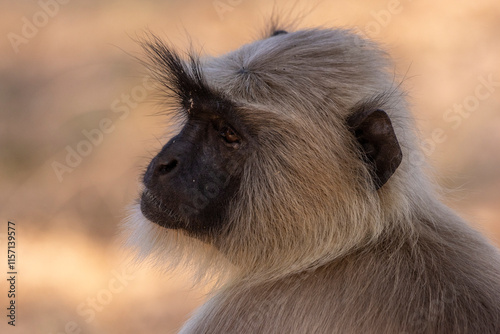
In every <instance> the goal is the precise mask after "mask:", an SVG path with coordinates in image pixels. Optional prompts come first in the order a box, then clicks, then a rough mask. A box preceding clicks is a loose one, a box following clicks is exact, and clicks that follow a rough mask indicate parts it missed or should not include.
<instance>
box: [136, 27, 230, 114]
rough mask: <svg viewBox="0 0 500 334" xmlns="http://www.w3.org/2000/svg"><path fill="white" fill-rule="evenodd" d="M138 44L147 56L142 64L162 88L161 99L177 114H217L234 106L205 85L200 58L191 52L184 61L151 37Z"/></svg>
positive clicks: (172, 50)
mask: <svg viewBox="0 0 500 334" xmlns="http://www.w3.org/2000/svg"><path fill="white" fill-rule="evenodd" d="M140 44H141V46H142V48H143V50H144V52H145V55H146V57H147V61H145V62H143V63H144V64H145V65H146V67H147V68H148V69H149V70H150V71H151V73H152V75H153V76H154V78H155V79H156V81H157V82H158V84H159V86H160V87H162V93H163V95H164V97H165V98H167V99H170V100H171V101H173V104H174V105H175V106H180V107H181V108H175V109H176V110H177V111H181V112H182V113H184V114H187V115H190V114H193V113H194V114H195V113H196V112H200V111H201V112H209V111H210V112H214V113H217V114H221V113H223V111H224V110H228V109H232V107H234V103H233V102H232V101H231V100H229V99H228V98H227V97H225V96H224V94H223V93H221V92H218V91H216V90H214V89H212V88H211V87H210V86H209V85H208V84H207V82H206V81H205V78H204V76H203V70H202V66H201V62H200V58H199V56H198V55H196V54H194V52H189V53H188V54H187V56H188V59H187V60H183V59H182V58H181V56H180V55H179V53H178V52H177V51H175V50H174V49H173V48H172V47H170V46H169V45H167V44H166V43H165V42H164V41H162V40H161V39H160V38H159V37H157V36H155V35H154V34H148V35H147V38H145V39H143V40H141V42H140ZM184 116H185V115H184Z"/></svg>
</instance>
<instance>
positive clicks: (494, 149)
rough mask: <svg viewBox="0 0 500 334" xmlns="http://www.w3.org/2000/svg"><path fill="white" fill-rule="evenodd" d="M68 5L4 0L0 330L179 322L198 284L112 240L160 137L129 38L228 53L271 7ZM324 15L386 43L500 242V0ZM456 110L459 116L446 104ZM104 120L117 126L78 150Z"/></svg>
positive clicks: (472, 208)
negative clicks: (12, 312)
mask: <svg viewBox="0 0 500 334" xmlns="http://www.w3.org/2000/svg"><path fill="white" fill-rule="evenodd" d="M60 2H61V3H62V2H63V1H62V0H60ZM65 2H66V3H65V4H59V5H57V6H54V3H56V4H57V3H58V2H55V0H42V1H39V2H38V1H0V5H1V17H2V19H1V20H0V36H1V38H0V240H1V249H0V263H1V264H0V267H1V268H2V274H1V275H0V278H1V280H0V281H1V286H0V310H2V311H1V312H0V316H1V317H0V319H2V320H1V321H0V332H1V333H47V334H49V333H78V329H75V328H81V333H173V332H175V330H176V329H177V328H178V327H179V326H180V325H181V324H182V322H183V321H184V320H185V319H186V318H187V316H188V313H189V312H190V311H192V310H193V309H194V308H195V307H196V306H197V305H199V304H200V303H201V302H202V301H203V298H204V294H203V291H202V289H200V288H197V289H191V288H190V282H189V280H188V279H187V275H183V274H176V275H175V276H173V277H172V276H169V277H165V276H163V275H160V274H157V273H155V272H154V271H152V270H150V269H147V268H139V269H134V268H131V267H127V266H126V265H125V264H124V263H123V262H124V259H125V256H124V254H123V251H122V250H121V249H120V245H119V243H118V242H116V241H115V239H116V238H115V236H116V234H117V230H118V226H119V223H120V220H122V218H123V217H124V216H126V209H125V208H126V206H127V205H128V204H129V203H131V202H132V201H133V200H134V198H135V196H136V195H137V180H138V178H139V174H140V172H141V171H142V168H143V167H144V166H145V164H146V163H147V161H148V159H149V158H150V157H152V156H153V153H154V152H155V150H156V149H158V148H159V147H160V146H161V143H162V142H164V141H165V138H164V137H163V135H164V128H165V121H164V120H163V119H162V118H161V117H157V116H150V115H152V114H154V113H156V112H157V111H158V109H157V108H155V107H154V105H153V104H150V103H147V102H145V101H147V100H149V99H151V98H152V95H151V94H150V93H151V92H150V91H148V90H145V89H141V86H142V85H143V82H142V80H143V77H144V75H145V73H144V70H143V69H142V68H141V67H140V66H138V65H137V63H136V61H134V59H133V57H131V56H130V54H129V53H131V54H137V53H138V52H139V48H138V47H137V45H136V44H135V43H134V42H133V38H134V36H136V35H137V34H141V33H142V32H143V31H144V30H145V29H149V30H151V31H153V32H155V33H158V34H160V35H162V36H164V37H166V38H168V39H169V40H170V41H171V42H172V43H174V44H176V45H178V46H179V47H180V48H186V47H188V45H189V41H188V38H187V34H189V35H191V36H192V37H193V40H194V44H195V45H199V46H200V47H202V48H203V52H205V53H210V54H221V53H224V52H227V51H229V50H231V49H233V48H236V47H238V46H239V45H241V44H242V43H245V42H249V41H251V40H252V38H254V37H256V36H258V32H259V29H260V28H261V27H263V23H264V21H265V20H264V19H265V17H269V16H270V13H271V11H272V7H273V4H272V3H270V2H269V1H264V0H261V1H250V0H241V1H226V0H222V1H211V0H210V1H173V0H172V1H152V0H149V1H141V2H139V1H117V0H116V1H111V0H109V1H90V2H89V1H76V0H73V1H67V0H66V1H65ZM48 4H51V5H48ZM276 7H277V8H284V9H288V8H289V4H288V5H287V4H286V2H285V1H277V2H276ZM301 8H305V9H310V8H311V6H310V4H308V3H306V2H305V1H304V2H303V3H301V2H300V1H299V2H298V6H297V8H296V12H301ZM223 10H225V11H224V12H222V11H223ZM44 13H45V14H44ZM47 13H48V14H47ZM49 14H50V15H49ZM31 24H34V26H31V27H30V25H31ZM317 25H324V26H349V27H356V28H357V30H358V31H360V32H363V33H365V34H366V35H368V36H369V37H372V38H374V39H376V40H377V41H379V42H381V43H383V44H384V46H385V47H386V48H387V50H388V51H389V53H390V54H391V56H392V57H393V58H394V60H395V62H396V72H395V73H396V74H397V75H398V76H403V75H404V74H406V80H405V82H404V86H405V87H406V88H407V89H409V90H410V100H411V103H412V110H413V112H414V115H415V117H416V119H417V121H418V125H419V131H420V133H421V136H422V139H424V143H425V152H426V153H427V158H428V159H429V160H430V162H431V164H432V166H433V167H434V174H435V180H436V182H437V183H438V184H440V185H441V186H442V187H443V188H444V198H445V201H446V202H447V203H448V204H449V205H450V206H452V207H453V208H455V209H456V210H458V211H459V212H460V214H461V215H463V216H464V217H466V218H467V219H468V220H470V221H471V223H472V224H473V225H475V226H476V227H478V228H480V229H481V230H482V231H483V232H484V233H485V234H486V235H487V236H488V237H489V238H490V239H491V240H492V241H493V242H494V243H496V244H497V245H500V167H499V166H500V66H499V65H500V2H498V1H497V0H479V1H451V0H442V1H430V0H418V1H410V0H399V1H397V0H392V1H386V0H383V1H373V0H372V1H368V0H365V1H340V0H339V1H331V0H330V1H329V0H325V1H323V2H321V3H319V5H318V6H317V7H316V9H313V10H312V11H311V13H310V14H309V15H308V16H306V17H305V18H304V19H303V23H302V24H300V26H302V27H308V26H317ZM23 34H24V35H23ZM15 35H17V37H15ZM13 41H14V42H13ZM488 80H489V81H493V84H488V85H485V84H484V82H485V81H488ZM478 87H479V88H478ZM144 91H145V92H146V93H147V94H146V95H147V96H144V94H142V95H141V92H144ZM125 95H129V96H131V100H130V101H129V102H128V103H129V107H128V109H129V113H128V114H125V111H124V110H125V109H123V107H124V106H126V105H127V104H126V103H125V102H124V100H123V98H124V96H125ZM454 105H464V109H463V110H465V111H463V113H462V114H459V113H456V112H453V111H452V112H449V111H448V110H449V109H450V108H451V109H453V108H454ZM113 107H115V110H116V108H118V107H121V108H122V109H119V110H122V111H119V112H113ZM457 108H458V107H457ZM455 110H458V109H455ZM446 115H447V116H446ZM446 117H448V118H447V119H446ZM106 118H107V119H109V122H108V124H106V126H105V128H106V129H107V130H108V131H107V133H105V134H104V135H103V137H102V138H99V136H97V137H94V141H95V144H93V145H92V146H91V147H84V146H82V145H83V144H81V142H82V140H85V139H86V138H85V135H84V132H85V131H92V130H93V129H98V128H99V126H100V122H101V121H102V120H103V119H106ZM436 131H437V132H436ZM94 133H95V132H94ZM436 133H438V135H437V137H436ZM433 134H434V136H435V139H434V140H432V138H433ZM436 138H438V139H437V140H436ZM78 145H80V146H78ZM78 147H79V148H80V149H81V150H83V151H84V152H87V153H86V154H87V155H86V156H83V157H82V158H81V161H79V160H78V159H76V158H73V159H74V160H72V164H73V165H74V168H73V167H71V168H70V169H71V172H69V170H66V171H65V172H62V175H61V177H62V181H60V180H59V179H58V177H57V173H56V172H55V171H54V168H53V164H54V162H59V163H61V164H65V159H66V156H67V155H68V149H69V150H71V149H77V148H78ZM75 159H76V160H75ZM8 219H10V220H13V221H14V222H15V223H16V228H17V232H18V234H17V250H18V254H17V263H18V267H17V270H18V272H19V274H18V281H17V298H16V303H17V304H16V305H17V326H16V327H15V329H14V328H12V327H10V326H7V324H6V307H7V297H6V295H7V285H6V280H5V278H4V276H5V275H6V271H7V269H6V262H7V260H6V256H7V255H6V246H5V242H6V232H7V220H8ZM77 326H78V327H77Z"/></svg>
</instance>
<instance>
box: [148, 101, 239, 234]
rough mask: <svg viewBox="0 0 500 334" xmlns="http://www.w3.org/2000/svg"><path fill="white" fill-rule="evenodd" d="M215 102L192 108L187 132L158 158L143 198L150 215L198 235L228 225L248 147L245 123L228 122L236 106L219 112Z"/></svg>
mask: <svg viewBox="0 0 500 334" xmlns="http://www.w3.org/2000/svg"><path fill="white" fill-rule="evenodd" d="M211 105H212V103H204V104H203V106H202V107H201V108H198V110H191V111H190V114H189V117H188V120H187V123H186V125H185V126H184V128H183V129H182V131H181V132H180V133H179V134H178V135H177V136H175V137H174V138H172V139H171V140H170V141H169V142H168V143H167V144H166V145H165V146H164V147H163V149H162V150H161V151H160V153H158V155H157V156H156V157H155V158H153V160H152V161H151V163H150V164H149V166H148V168H147V170H146V172H145V174H144V179H143V182H144V185H145V188H146V189H145V191H144V193H143V194H142V197H141V211H142V213H143V214H144V216H145V217H146V218H147V219H149V220H150V221H152V222H154V223H157V224H158V225H160V226H163V227H166V228H171V229H179V228H180V229H184V230H186V231H187V232H189V233H190V234H193V235H197V236H200V235H207V234H208V235H209V234H211V233H214V232H217V231H219V230H220V229H221V228H222V227H223V226H224V224H225V220H226V219H225V217H226V213H227V210H228V208H229V203H230V201H231V199H232V198H233V197H234V196H235V195H236V193H237V190H238V188H239V183H240V179H241V171H242V166H243V162H244V160H245V154H244V151H245V150H246V148H247V146H248V140H247V137H246V136H245V135H243V133H244V132H243V129H242V128H241V126H238V127H237V126H236V125H233V124H234V123H237V122H236V121H235V120H233V122H232V123H233V124H229V122H228V121H226V119H225V117H224V116H223V114H224V113H229V112H230V111H231V110H218V111H217V112H215V110H211V107H212V106H211ZM216 105H217V104H216ZM214 107H215V106H214ZM219 107H220V104H219ZM227 107H228V106H227V105H226V106H225V108H226V109H227ZM193 108H197V107H196V105H195V106H193ZM231 108H232V107H229V109H231Z"/></svg>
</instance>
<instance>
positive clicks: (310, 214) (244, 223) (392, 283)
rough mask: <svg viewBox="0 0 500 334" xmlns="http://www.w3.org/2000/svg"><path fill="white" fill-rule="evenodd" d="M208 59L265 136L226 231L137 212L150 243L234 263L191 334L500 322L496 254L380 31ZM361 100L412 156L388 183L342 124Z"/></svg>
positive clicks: (306, 33) (150, 249) (477, 326)
mask: <svg viewBox="0 0 500 334" xmlns="http://www.w3.org/2000/svg"><path fill="white" fill-rule="evenodd" d="M153 65H155V66H156V67H154V71H155V72H156V73H157V76H159V78H160V79H162V78H163V76H164V75H162V74H161V72H162V64H161V63H160V62H158V61H156V63H155V64H153ZM200 67H201V69H202V75H203V77H204V78H203V80H205V82H206V84H207V85H208V86H209V87H211V88H212V89H214V90H215V91H217V92H220V93H221V94H224V96H225V97H227V98H230V99H231V100H232V101H233V102H234V103H235V104H237V105H238V106H239V108H240V110H244V111H245V112H244V113H243V116H242V118H243V121H244V122H245V123H247V124H251V125H252V128H254V129H255V137H256V139H257V141H258V143H259V147H257V148H256V149H255V150H254V151H253V153H252V155H251V156H250V157H249V158H248V160H247V161H246V164H245V166H244V176H243V179H242V184H241V187H240V190H239V193H238V197H237V200H235V201H233V202H231V204H230V212H231V216H230V218H229V221H230V223H229V224H230V226H231V227H232V228H231V229H230V230H229V229H228V230H227V231H226V232H225V233H222V234H221V236H220V237H214V238H213V239H212V240H208V241H207V240H204V242H201V241H199V240H196V239H194V238H192V237H190V236H188V235H186V234H185V233H183V232H182V231H178V230H175V231H174V230H167V229H164V228H161V227H159V226H157V225H155V224H152V223H149V222H147V221H146V220H145V219H144V218H143V217H142V216H141V215H140V213H137V214H136V215H135V218H134V219H131V220H130V221H129V223H128V225H129V226H130V229H131V230H132V232H131V233H130V234H131V235H132V238H133V239H135V241H133V242H137V243H138V244H139V246H140V247H142V248H143V252H144V254H146V255H147V254H149V253H153V254H154V255H155V256H157V257H159V258H160V261H164V260H165V259H166V260H169V261H172V259H173V260H174V261H175V263H174V265H176V264H178V263H188V264H192V263H197V264H198V265H199V267H200V270H199V272H200V273H201V274H200V276H204V275H205V274H206V273H207V272H209V271H210V270H214V268H215V270H216V271H219V269H220V271H224V272H226V273H228V274H229V275H228V276H225V282H224V284H223V285H222V286H220V287H219V288H218V289H217V290H216V292H215V294H214V295H213V296H212V297H211V299H210V300H209V301H208V302H207V303H206V304H205V305H204V306H202V307H201V308H200V309H199V310H198V311H197V312H196V314H195V315H194V316H193V317H192V318H191V319H190V320H189V321H188V322H187V323H186V325H185V326H184V327H183V329H182V330H181V333H183V334H187V333H197V334H199V333H210V334H212V333H213V334H220V333H297V334H298V333H300V334H303V333H328V334H330V333H484V334H487V333H491V334H494V333H496V334H498V333H500V255H499V252H498V251H497V250H496V249H495V248H494V247H493V246H491V245H490V244H489V243H488V241H487V240H486V239H485V238H483V237H482V236H481V235H479V233H477V232H476V231H474V230H473V229H471V228H470V227H469V226H468V225H467V224H466V223H465V222H464V221H463V220H462V219H461V218H459V217H458V216H457V215H456V214H455V213H453V212H452V211H451V210H450V209H448V208H447V207H445V206H444V205H443V204H441V202H440V201H439V198H438V196H437V195H436V192H435V190H434V189H433V187H432V186H431V184H430V182H429V181H428V178H427V177H426V176H425V175H424V173H423V168H424V167H425V166H423V164H422V163H421V159H417V158H418V157H419V149H418V141H417V139H416V137H415V135H414V130H413V129H414V126H413V123H412V120H411V116H410V113H409V111H408V107H407V104H406V102H405V96H404V93H403V92H402V91H401V89H400V87H399V86H398V85H395V84H394V81H393V80H394V78H393V74H392V72H390V71H389V70H390V63H389V61H388V60H387V57H386V55H385V54H384V52H382V51H381V50H380V49H379V48H378V47H377V46H376V45H375V44H374V43H372V42H370V41H366V40H364V39H362V38H361V37H359V36H357V35H355V34H354V33H353V32H351V31H349V30H343V29H310V30H299V31H295V32H288V33H281V32H280V33H279V34H276V35H275V36H272V37H269V38H265V39H262V40H258V41H255V42H253V43H251V44H247V45H244V46H242V47H241V48H240V49H238V50H236V51H233V52H230V53H228V54H226V55H223V56H220V57H214V58H212V57H204V58H202V59H201V60H200ZM158 73H159V74H158ZM360 105H361V106H363V107H364V108H373V109H382V110H384V111H385V112H386V113H387V114H388V115H389V116H390V118H391V121H392V124H393V128H394V131H395V133H396V136H397V138H398V141H399V143H400V146H401V149H402V153H403V161H402V163H401V165H400V166H399V168H398V169H397V171H396V172H395V174H394V175H393V176H392V177H391V178H390V179H389V181H388V182H387V183H386V184H385V185H384V186H383V187H382V188H380V189H378V190H375V188H374V186H373V183H372V182H371V177H370V171H369V168H368V167H367V166H366V163H365V162H363V161H362V159H360V158H359V154H357V153H356V152H358V147H357V143H356V142H355V140H354V137H353V136H352V134H351V133H350V132H349V129H348V128H347V126H346V119H347V118H348V117H349V116H350V115H351V114H352V112H353V110H355V109H356V106H360ZM221 267H222V268H221ZM209 268H210V269H209Z"/></svg>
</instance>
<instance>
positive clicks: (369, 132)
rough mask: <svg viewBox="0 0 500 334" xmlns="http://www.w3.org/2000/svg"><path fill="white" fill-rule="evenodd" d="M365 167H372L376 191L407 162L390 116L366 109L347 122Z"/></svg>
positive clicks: (354, 114) (379, 110)
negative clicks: (403, 162)
mask: <svg viewBox="0 0 500 334" xmlns="http://www.w3.org/2000/svg"><path fill="white" fill-rule="evenodd" d="M347 125H348V127H349V131H350V132H351V133H352V134H353V136H354V137H355V139H356V141H357V142H358V147H359V149H360V152H361V153H362V155H363V159H364V160H365V163H367V164H368V165H370V166H371V174H372V180H373V184H374V186H375V190H379V189H380V188H382V186H383V185H385V184H386V183H387V181H389V179H390V178H391V177H392V175H393V174H394V173H395V172H396V170H397V169H398V167H399V166H400V164H401V162H402V160H403V152H402V151H401V146H400V145H399V141H398V138H397V136H396V133H395V132H394V128H393V126H392V122H391V119H390V117H389V115H388V114H387V113H386V112H385V111H384V110H382V109H378V108H377V109H369V108H362V109H361V110H358V111H356V112H354V113H353V114H351V115H350V116H349V117H348V118H347Z"/></svg>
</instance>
